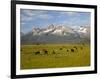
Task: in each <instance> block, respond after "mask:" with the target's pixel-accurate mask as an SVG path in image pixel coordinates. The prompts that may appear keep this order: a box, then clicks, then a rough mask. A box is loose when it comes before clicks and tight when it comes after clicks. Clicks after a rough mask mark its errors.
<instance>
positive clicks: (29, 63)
mask: <svg viewBox="0 0 100 79" xmlns="http://www.w3.org/2000/svg"><path fill="white" fill-rule="evenodd" d="M45 50H46V53H45ZM89 65H90V45H89V44H85V45H82V44H40V45H21V69H37V68H61V67H82V66H89Z"/></svg>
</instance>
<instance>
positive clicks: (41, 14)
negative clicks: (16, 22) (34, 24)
mask: <svg viewBox="0 0 100 79" xmlns="http://www.w3.org/2000/svg"><path fill="white" fill-rule="evenodd" d="M52 18H53V16H51V15H49V14H48V13H47V11H38V10H29V9H28V10H26V9H22V11H21V20H22V21H31V20H36V19H43V20H47V19H52Z"/></svg>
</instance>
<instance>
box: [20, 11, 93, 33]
mask: <svg viewBox="0 0 100 79" xmlns="http://www.w3.org/2000/svg"><path fill="white" fill-rule="evenodd" d="M20 11H21V12H20V19H21V22H20V23H21V31H22V32H23V33H27V32H29V31H31V30H32V28H44V27H47V26H48V25H51V24H55V25H59V24H60V25H61V24H63V25H67V26H71V27H72V28H78V27H79V26H82V25H90V18H91V16H90V13H89V12H71V11H53V10H34V9H21V10H20Z"/></svg>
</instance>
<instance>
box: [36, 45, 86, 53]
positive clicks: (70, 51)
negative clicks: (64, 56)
mask: <svg viewBox="0 0 100 79" xmlns="http://www.w3.org/2000/svg"><path fill="white" fill-rule="evenodd" d="M83 48H84V44H83V45H82V46H73V47H71V48H66V47H64V46H62V47H60V48H58V49H52V52H51V54H53V55H54V54H58V51H63V50H64V51H66V52H67V53H74V52H75V53H77V52H78V50H84V49H83ZM49 52H50V51H49V50H47V49H42V50H40V51H35V52H34V54H35V55H41V54H42V55H49V54H50V53H49Z"/></svg>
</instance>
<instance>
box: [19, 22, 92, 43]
mask: <svg viewBox="0 0 100 79" xmlns="http://www.w3.org/2000/svg"><path fill="white" fill-rule="evenodd" d="M84 42H85V43H89V42H90V27H89V26H80V27H79V28H78V29H75V28H74V29H73V28H71V27H69V26H66V25H53V24H51V25H49V26H47V27H46V28H33V29H32V31H30V32H28V33H26V34H24V33H23V32H21V44H37V43H84Z"/></svg>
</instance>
